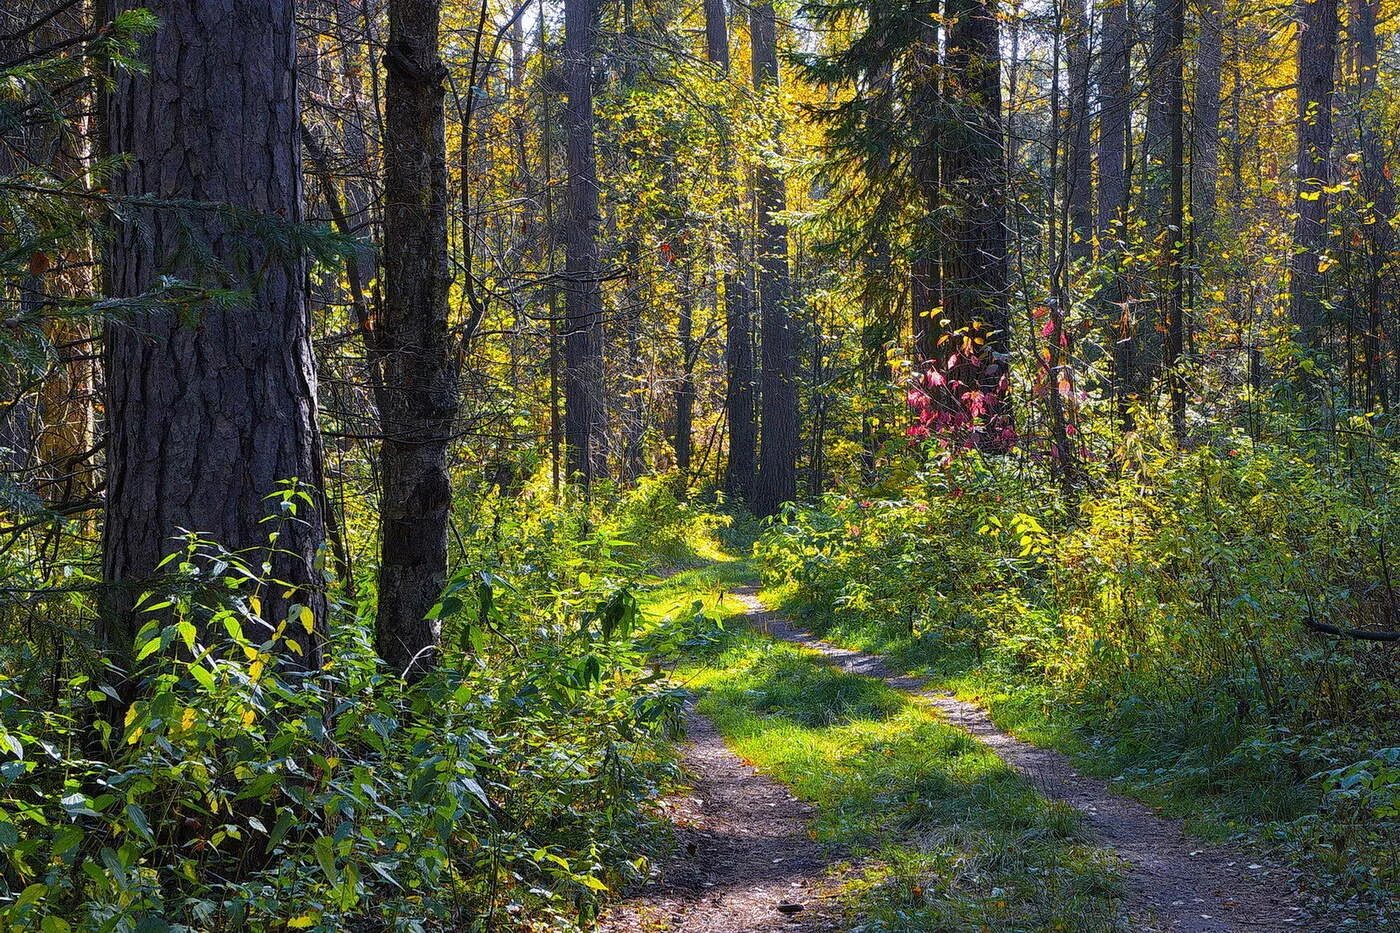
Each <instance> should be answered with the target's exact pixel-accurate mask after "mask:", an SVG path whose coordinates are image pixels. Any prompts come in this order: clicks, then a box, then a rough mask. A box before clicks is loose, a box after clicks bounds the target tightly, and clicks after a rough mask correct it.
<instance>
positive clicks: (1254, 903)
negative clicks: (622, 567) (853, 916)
mask: <svg viewBox="0 0 1400 933" xmlns="http://www.w3.org/2000/svg"><path fill="white" fill-rule="evenodd" d="M736 595H737V596H738V598H739V599H740V600H742V601H743V602H744V604H745V605H746V606H747V607H748V619H749V624H750V625H753V626H754V627H755V628H757V629H759V630H761V631H764V632H766V633H767V634H769V635H770V636H772V637H774V638H779V639H782V640H784V641H790V642H795V643H797V644H801V645H803V646H805V647H807V648H811V649H813V650H815V651H818V652H820V653H821V654H822V655H824V656H825V657H826V658H827V659H828V660H829V661H831V663H833V664H834V665H836V666H837V667H839V668H840V669H841V670H844V671H847V672H849V673H852V674H861V675H864V676H866V677H876V678H879V679H880V680H883V681H884V682H885V683H887V684H889V685H890V686H891V687H894V688H896V689H898V690H902V691H905V692H908V693H912V694H916V695H918V696H920V697H922V698H923V699H926V700H927V701H928V703H929V704H930V705H931V706H932V707H933V708H934V709H935V710H936V711H937V712H938V715H939V716H940V717H941V718H942V719H943V720H944V721H946V722H948V723H949V724H950V725H953V726H957V727H958V728H960V729H963V730H965V731H966V732H969V733H971V734H972V735H973V736H974V737H976V738H977V739H978V740H979V741H981V742H982V743H984V744H985V745H987V746H988V747H989V748H991V749H992V751H994V752H996V753H997V755H998V756H1000V757H1001V759H1002V760H1003V761H1005V762H1006V763H1007V764H1009V765H1011V766H1012V767H1013V768H1015V769H1016V770H1017V771H1019V772H1020V773H1021V774H1022V775H1024V776H1025V777H1026V778H1027V779H1028V780H1030V782H1031V783H1032V784H1033V785H1034V786H1035V788H1036V789H1037V790H1039V791H1040V793H1041V794H1043V795H1044V796H1045V797H1046V798H1048V799H1051V800H1060V801H1064V802H1065V803H1068V804H1070V805H1071V806H1073V807H1074V808H1075V809H1076V810H1078V811H1079V812H1080V813H1081V814H1083V817H1084V822H1085V825H1086V828H1087V830H1088V833H1089V836H1090V838H1091V839H1092V840H1093V841H1094V842H1096V843H1097V844H1099V845H1101V846H1104V847H1105V848H1109V849H1112V850H1113V851H1114V852H1116V853H1117V855H1118V856H1119V858H1121V859H1122V860H1123V863H1124V865H1125V869H1124V871H1125V878H1124V881H1125V883H1126V888H1127V890H1126V892H1125V894H1126V910H1127V914H1128V921H1129V926H1130V928H1131V929H1133V930H1143V929H1150V930H1170V931H1174V933H1176V931H1180V933H1222V931H1240V933H1243V931H1265V930H1268V931H1284V930H1307V929H1317V928H1316V927H1314V926H1313V925H1312V921H1311V919H1310V917H1309V914H1308V911H1307V909H1306V907H1305V905H1304V898H1303V895H1302V894H1301V892H1300V889H1299V885H1298V880H1297V875H1296V874H1295V873H1293V872H1290V871H1288V870H1286V869H1284V868H1282V867H1280V866H1278V865H1277V864H1274V863H1272V862H1270V861H1269V860H1268V859H1266V858H1264V857H1263V856H1261V855H1260V854H1258V853H1254V852H1250V851H1248V850H1247V849H1243V848H1240V847H1237V846H1233V845H1214V844H1210V843H1206V842H1202V841H1201V840H1199V839H1195V838H1192V837H1190V836H1188V835H1187V834H1186V833H1185V832H1184V831H1183V830H1182V828H1181V826H1180V824H1179V823H1177V822H1176V821H1174V820H1171V819H1168V818H1165V817H1163V816H1161V815H1159V814H1157V813H1156V812H1155V811H1153V810H1152V809H1151V808H1150V807H1148V806H1146V805H1145V804H1142V803H1140V802H1138V801H1136V800H1132V799H1129V798H1127V797H1123V796H1121V795H1119V794H1116V793H1114V792H1113V791H1112V790H1111V789H1110V788H1109V786H1108V784H1107V783H1105V782H1104V781H1102V780H1100V779H1098V778H1094V777H1090V776H1088V775H1085V774H1082V773H1080V772H1079V771H1078V770H1076V769H1075V767H1074V766H1073V764H1072V763H1071V762H1070V760H1069V758H1068V757H1066V756H1065V755H1063V754H1061V753H1059V752H1057V751H1054V750H1052V749H1046V748H1040V747H1037V746H1035V745H1030V744H1028V743H1026V742H1022V741H1020V740H1019V739H1016V738H1014V737H1013V736H1011V735H1008V734H1007V733H1005V732H1003V731H1002V730H1000V729H999V728H997V726H996V725H995V724H994V723H993V722H992V720H991V718H990V717H989V716H988V715H987V713H986V711H985V710H983V709H982V708H981V707H979V706H977V705H975V704H972V703H968V702H965V701H962V700H958V699H956V698H954V697H953V696H951V695H948V694H946V693H939V692H935V691H930V690H929V689H928V687H927V684H926V682H925V681H924V680H922V679H920V678H918V677H911V676H908V675H903V674H900V673H898V672H896V671H894V670H892V669H891V668H890V666H889V665H888V664H887V663H886V662H885V661H884V660H883V659H882V658H879V657H876V656H873V655H868V654H863V653H861V652H859V651H852V650H849V649H846V648H839V647H837V646H835V645H831V644H828V643H826V642H824V641H821V640H820V639H818V638H817V637H816V636H814V635H812V634H811V633H809V632H805V631H802V630H801V629H799V628H797V627H795V626H793V625H792V624H790V623H789V622H787V621H786V620H784V619H783V618H781V617H780V616H778V615H776V614H775V613H773V612H770V611H768V610H767V609H765V608H764V607H763V605H762V604H761V603H760V602H759V601H758V598H757V597H756V596H755V595H754V593H753V591H752V589H745V590H740V591H739V592H737V593H736Z"/></svg>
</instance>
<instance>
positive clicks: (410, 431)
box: [375, 0, 458, 679]
mask: <svg viewBox="0 0 1400 933" xmlns="http://www.w3.org/2000/svg"><path fill="white" fill-rule="evenodd" d="M439 12H440V5H439V3H438V0H391V2H390V3H389V45H388V49H387V51H386V53H385V56H384V64H385V70H386V72H387V78H386V80H385V85H384V98H385V114H384V119H385V123H384V166H385V173H384V200H385V205H384V319H383V321H382V322H380V326H379V328H378V334H377V337H378V341H377V342H378V345H379V351H380V353H382V354H383V359H384V390H383V393H382V395H383V402H382V406H383V407H382V409H381V411H380V413H379V416H380V430H381V432H382V433H383V442H382V445H381V447H380V451H379V462H380V470H381V474H382V479H383V483H384V492H383V497H382V499H381V501H380V516H381V519H380V520H381V523H382V532H381V534H382V542H381V547H380V568H379V607H378V608H379V613H378V618H377V620H376V625H375V647H376V648H377V649H378V651H379V656H380V657H382V658H383V659H384V661H385V663H386V664H388V666H389V668H390V669H391V670H392V671H394V672H395V673H399V674H404V675H406V676H408V677H409V678H410V679H414V678H417V677H419V676H421V675H422V674H423V673H424V672H425V671H426V670H428V669H429V668H431V667H432V665H433V664H434V663H436V660H437V659H436V658H435V657H434V650H435V649H436V647H437V642H438V636H439V633H440V627H441V623H439V622H437V621H436V620H429V619H427V618H426V616H427V614H428V611H429V610H430V609H432V607H433V604H434V603H436V602H437V599H438V597H439V596H440V595H441V593H442V588H443V585H444V584H445V583H446V580H447V531H448V520H449V518H450V513H451V508H452V488H451V483H450V481H449V478H448V473H447V453H448V449H449V446H450V444H451V440H452V432H453V429H454V423H455V421H456V418H457V408H458V389H457V378H458V373H457V366H456V352H455V346H454V341H453V339H452V336H451V334H450V332H449V327H448V303H447V293H448V287H449V286H450V284H451V273H450V272H449V269H448V264H447V151H446V140H445V133H446V131H445V126H444V116H443V107H442V105H443V95H444V92H445V85H444V82H445V81H446V78H447V71H446V69H445V68H444V67H443V65H442V62H441V61H440V60H439V58H438V16H439Z"/></svg>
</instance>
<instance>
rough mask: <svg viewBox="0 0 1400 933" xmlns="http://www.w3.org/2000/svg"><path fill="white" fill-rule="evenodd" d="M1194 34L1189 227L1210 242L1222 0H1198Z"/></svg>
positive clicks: (1217, 138)
mask: <svg viewBox="0 0 1400 933" xmlns="http://www.w3.org/2000/svg"><path fill="white" fill-rule="evenodd" d="M1202 3H1203V5H1204V8H1203V9H1202V11H1201V13H1200V16H1199V22H1198V24H1197V25H1198V27H1199V28H1198V30H1197V38H1196V88H1195V95H1194V99H1193V102H1192V104H1191V230H1192V240H1193V241H1194V242H1195V243H1201V242H1207V243H1208V242H1211V240H1212V234H1213V231H1214V229H1215V197H1216V176H1217V175H1218V174H1219V172H1220V81H1221V70H1222V68H1223V65H1224V55H1223V39H1224V32H1225V23H1224V15H1225V14H1224V9H1223V3H1222V0H1202Z"/></svg>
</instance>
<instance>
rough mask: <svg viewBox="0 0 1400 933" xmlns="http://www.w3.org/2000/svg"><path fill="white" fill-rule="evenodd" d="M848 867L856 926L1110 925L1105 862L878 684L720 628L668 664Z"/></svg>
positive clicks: (978, 751) (1048, 807)
mask: <svg viewBox="0 0 1400 933" xmlns="http://www.w3.org/2000/svg"><path fill="white" fill-rule="evenodd" d="M676 674H677V676H678V677H679V678H680V679H681V680H682V681H683V682H685V683H687V684H688V685H690V686H691V687H692V688H693V689H695V690H697V691H698V692H699V693H700V695H701V701H700V705H699V708H700V710H701V712H703V713H705V714H706V715H708V716H710V717H711V718H712V719H713V720H714V722H715V723H716V725H717V726H718V728H719V729H720V731H721V732H722V733H723V734H724V736H725V737H726V739H727V740H728V741H729V742H730V743H731V744H732V746H733V747H734V749H735V750H736V751H737V752H738V753H739V754H740V755H742V756H743V757H744V758H746V759H747V760H749V761H750V762H752V763H754V764H755V765H757V766H758V767H759V768H760V769H762V770H763V771H765V772H766V773H768V774H770V775H772V776H774V777H776V778H778V779H779V780H781V781H783V782H784V783H786V784H788V785H789V786H790V787H791V788H792V789H793V791H794V793H795V794H797V795H798V796H799V797H800V798H802V799H803V800H806V801H808V802H810V803H811V804H812V805H813V807H814V810H815V814H814V817H815V818H814V823H813V831H814V834H815V835H816V837H817V838H818V839H820V840H821V841H823V842H827V843H830V844H832V845H833V846H834V847H836V849H837V851H840V852H844V853H845V854H846V855H847V856H848V857H849V858H851V859H852V861H853V862H854V863H855V865H856V866H857V869H856V870H855V872H854V874H853V875H852V878H851V880H849V881H848V882H847V884H846V886H845V889H844V897H845V900H846V902H847V904H848V906H849V907H850V909H851V910H852V912H853V913H854V915H855V916H856V917H857V918H858V919H859V921H860V923H861V926H860V927H859V928H860V929H861V930H863V931H877V930H880V931H883V930H910V931H913V930H983V929H992V930H1055V929H1065V930H1070V929H1073V930H1111V929H1118V927H1117V926H1116V923H1117V921H1116V917H1117V893H1118V885H1117V880H1116V877H1115V872H1114V869H1113V867H1112V865H1111V859H1110V857H1109V856H1107V855H1106V854H1105V853H1103V852H1102V851H1100V850H1097V849H1095V848H1094V847H1092V846H1090V845H1088V844H1086V843H1084V842H1083V841H1081V839H1080V837H1079V832H1078V818H1077V815H1076V814H1075V813H1074V812H1073V810H1071V809H1070V808H1068V807H1067V806H1064V805H1062V804H1054V803H1050V802H1047V801H1046V800H1045V799H1044V798H1042V797H1041V796H1039V795H1038V794H1037V793H1036V792H1035V791H1034V789H1033V788H1031V787H1030V786H1029V785H1028V784H1027V783H1026V782H1025V781H1024V780H1023V779H1022V778H1021V777H1020V776H1018V775H1017V774H1016V773H1015V772H1014V771H1013V770H1011V769H1010V768H1009V767H1008V766H1007V765H1006V764H1005V763H1003V762H1002V761H1001V760H1000V759H999V758H997V757H996V755H995V754H994V753H992V752H991V751H990V750H988V749H987V748H985V747H984V746H982V745H981V744H980V743H978V742H977V741H976V740H975V739H973V738H971V737H970V736H968V735H966V734H965V733H963V732H961V731H960V730H957V729H953V728H951V727H948V726H946V725H943V724H941V723H939V722H938V721H937V720H936V719H934V718H933V717H932V716H931V715H930V713H929V712H928V711H927V710H926V709H925V708H924V707H923V706H921V705H920V704H919V703H918V701H916V700H913V699H910V698H908V697H906V696H904V695H902V694H900V693H898V692H897V691H895V690H893V689H891V688H889V687H887V686H886V685H884V684H883V683H881V682H879V681H876V680H872V679H870V678H864V677H857V676H853V675H849V674H845V673H842V672H840V671H837V670H835V669H833V668H831V667H829V666H827V665H825V664H824V663H822V661H821V659H820V657H819V656H817V655H814V654H812V653H810V652H807V651H805V650H803V649H799V648H796V647H794V646H790V645H779V644H775V643H773V642H771V641H768V640H766V639H764V638H762V637H760V636H758V635H757V634H754V633H751V632H748V631H747V630H743V629H735V628H733V627H731V628H730V629H729V631H728V632H727V633H726V634H725V635H724V636H723V637H722V638H719V639H717V640H715V641H713V642H711V643H709V644H708V646H707V648H706V649H705V650H702V651H698V652H696V653H695V654H694V655H693V656H692V657H691V658H690V659H689V660H688V661H687V662H686V663H684V664H682V665H681V666H680V667H679V668H678V670H677V671H676Z"/></svg>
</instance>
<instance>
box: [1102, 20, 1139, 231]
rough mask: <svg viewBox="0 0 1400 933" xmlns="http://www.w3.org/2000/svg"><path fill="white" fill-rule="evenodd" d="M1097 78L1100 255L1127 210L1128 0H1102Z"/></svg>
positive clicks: (1120, 223) (1129, 55) (1129, 111)
mask: <svg viewBox="0 0 1400 933" xmlns="http://www.w3.org/2000/svg"><path fill="white" fill-rule="evenodd" d="M1102 16H1103V27H1102V29H1103V33H1102V41H1101V45H1100V52H1099V79H1098V112H1099V140H1098V144H1099V145H1098V176H1099V191H1098V195H1099V197H1098V236H1099V247H1100V254H1101V255H1102V254H1103V253H1113V252H1116V251H1117V250H1118V249H1119V244H1120V243H1121V240H1122V238H1123V228H1122V224H1123V222H1124V219H1125V217H1126V214H1127V208H1128V141H1129V133H1130V131H1131V124H1130V120H1131V118H1132V109H1131V101H1132V85H1131V83H1130V71H1129V65H1130V64H1131V61H1130V59H1131V44H1130V43H1129V37H1128V0H1104V5H1103V10H1102Z"/></svg>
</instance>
